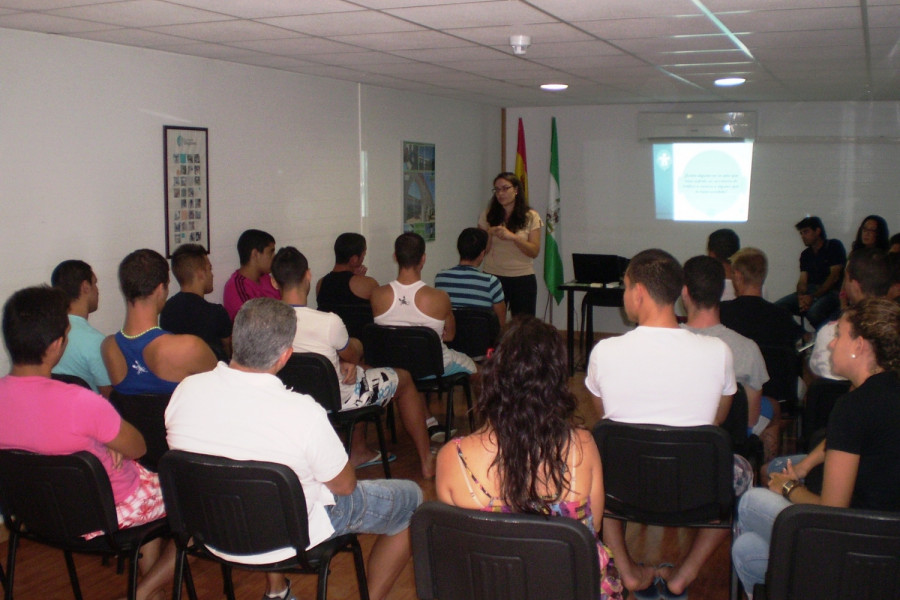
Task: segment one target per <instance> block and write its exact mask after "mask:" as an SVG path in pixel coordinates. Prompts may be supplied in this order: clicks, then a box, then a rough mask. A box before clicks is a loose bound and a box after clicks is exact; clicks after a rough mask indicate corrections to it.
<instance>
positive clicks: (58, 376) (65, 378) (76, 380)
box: [50, 373, 92, 390]
mask: <svg viewBox="0 0 900 600" xmlns="http://www.w3.org/2000/svg"><path fill="white" fill-rule="evenodd" d="M50 378H51V379H55V380H56V381H62V382H63V383H71V384H74V385H80V386H81V387H83V388H87V389H89V390H90V389H92V388H91V385H90V384H89V383H88V382H87V381H85V380H84V379H82V378H81V377H79V376H78V375H69V374H68V373H53V374H52V375H50Z"/></svg>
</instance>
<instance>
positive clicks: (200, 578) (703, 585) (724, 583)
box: [0, 372, 730, 600]
mask: <svg viewBox="0 0 900 600" xmlns="http://www.w3.org/2000/svg"><path fill="white" fill-rule="evenodd" d="M583 379H584V373H583V372H578V373H576V375H575V377H573V378H572V379H571V380H570V386H571V388H572V390H573V392H574V393H575V394H576V395H577V396H578V398H579V409H578V415H579V417H580V418H581V419H582V420H583V422H584V425H585V426H587V427H590V426H592V425H593V424H594V422H595V421H596V420H597V415H596V413H595V411H594V408H593V405H592V404H591V401H590V394H589V393H588V392H587V391H586V389H585V387H584V382H583ZM457 396H459V394H457ZM459 400H460V403H459V404H458V405H457V411H456V412H457V414H458V415H462V414H463V411H464V408H465V406H464V403H463V402H462V401H461V399H459ZM432 409H433V410H434V411H435V413H436V414H441V412H442V411H440V410H438V407H437V406H433V407H432ZM464 423H465V420H464V419H463V418H462V417H458V418H457V426H458V427H460V430H461V431H462V432H464V431H466V427H465V425H464ZM398 436H399V441H398V444H397V445H396V446H395V447H393V448H392V451H393V452H395V453H396V454H397V457H398V458H397V461H396V462H395V463H393V464H392V465H391V471H392V474H393V475H394V477H398V478H407V479H412V480H414V481H416V482H418V483H419V484H420V485H421V486H422V489H423V490H424V494H425V499H426V500H432V499H434V498H435V493H434V482H433V481H422V480H421V476H420V475H419V474H418V471H419V469H418V460H417V459H416V456H415V451H414V448H413V446H412V442H411V441H410V439H409V437H408V436H407V435H406V434H405V432H403V431H402V429H400V428H399V424H398ZM372 437H373V438H374V435H373V436H372ZM373 442H374V440H373ZM373 445H374V443H373ZM357 474H358V475H359V477H360V478H377V477H379V476H380V475H381V474H382V471H381V469H380V467H372V468H367V469H364V470H360V471H357ZM5 538H6V535H5V531H4V532H3V539H4V540H5ZM692 538H693V532H692V531H690V530H687V529H663V528H659V527H646V526H643V525H638V524H631V525H629V526H628V528H627V540H628V545H629V548H630V550H631V553H632V556H633V557H634V558H635V559H636V560H640V561H642V562H644V563H646V564H658V563H660V562H678V560H679V559H680V557H681V556H683V555H684V553H686V551H687V549H688V547H689V545H690V541H691V539H692ZM360 541H361V543H362V545H363V550H364V552H365V553H366V555H368V552H369V549H370V547H371V545H372V542H373V536H368V535H362V536H360ZM729 544H730V541H726V542H724V543H723V544H722V545H721V546H720V547H719V549H718V550H717V551H716V552H715V554H714V555H713V556H712V558H711V560H710V561H709V562H708V564H707V566H706V567H705V568H704V570H703V571H702V572H701V573H700V576H699V577H698V578H697V580H696V581H695V582H694V584H693V585H692V586H691V588H690V597H691V598H692V599H694V600H697V599H700V600H705V599H710V600H720V599H722V600H724V599H726V598H728V580H729V568H730V566H729V565H730V561H729ZM6 555H7V546H6V544H5V543H4V544H2V545H0V559H2V561H3V565H4V568H5V566H6ZM75 560H76V565H77V567H78V571H79V579H80V581H81V586H82V592H83V595H84V598H85V600H112V599H114V598H119V597H122V596H124V594H125V577H124V575H122V576H119V575H116V573H115V565H114V564H111V565H109V566H103V565H101V562H100V560H99V559H98V558H96V557H90V556H78V557H76V559H75ZM17 562H18V564H17V568H16V582H15V597H16V598H20V599H24V600H36V599H66V600H68V599H70V598H72V597H73V596H72V592H71V588H70V586H69V580H68V576H67V574H66V567H65V562H64V560H63V556H62V553H61V552H59V551H56V550H52V549H48V548H45V547H43V546H40V545H37V544H34V543H31V542H28V541H23V542H22V543H21V545H20V549H19V553H18V561H17ZM332 567H333V568H332V575H331V577H330V578H329V586H328V588H329V594H328V597H329V598H330V599H332V600H343V599H352V598H358V595H357V591H356V582H355V578H354V576H353V565H352V562H351V560H350V559H349V557H347V556H340V557H338V558H336V559H335V560H334V561H333V563H332ZM191 571H192V573H193V575H194V581H195V584H196V586H197V591H198V594H199V596H200V598H201V599H212V598H216V599H218V598H223V597H224V595H223V593H222V582H221V576H220V570H219V567H218V566H217V565H214V564H212V563H208V562H204V561H197V562H195V561H192V562H191ZM291 578H292V580H293V588H294V591H295V593H296V595H297V597H298V598H314V597H315V585H316V578H315V577H314V576H301V575H293V576H291ZM234 579H235V589H236V594H237V597H238V598H240V599H253V600H258V599H259V598H260V597H261V596H262V592H263V589H264V576H263V575H262V574H259V573H251V572H243V571H235V577H234ZM184 597H187V596H186V594H185V596H184ZM389 598H390V599H391V600H413V599H415V598H416V594H415V584H414V581H413V570H412V561H410V564H409V565H408V566H407V567H406V569H405V570H404V571H403V573H402V574H401V576H400V579H399V580H398V582H397V584H396V586H395V587H394V589H393V591H392V593H391V594H390V596H389Z"/></svg>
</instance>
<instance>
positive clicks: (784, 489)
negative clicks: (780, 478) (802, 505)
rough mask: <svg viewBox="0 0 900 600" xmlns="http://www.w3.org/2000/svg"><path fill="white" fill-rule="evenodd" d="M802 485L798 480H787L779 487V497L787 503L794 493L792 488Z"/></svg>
mask: <svg viewBox="0 0 900 600" xmlns="http://www.w3.org/2000/svg"><path fill="white" fill-rule="evenodd" d="M802 485H803V484H802V483H800V481H799V480H798V479H788V480H787V481H785V482H784V485H783V486H781V495H782V496H784V498H785V499H786V500H788V501H790V499H791V492H793V491H794V488H796V487H800V486H802Z"/></svg>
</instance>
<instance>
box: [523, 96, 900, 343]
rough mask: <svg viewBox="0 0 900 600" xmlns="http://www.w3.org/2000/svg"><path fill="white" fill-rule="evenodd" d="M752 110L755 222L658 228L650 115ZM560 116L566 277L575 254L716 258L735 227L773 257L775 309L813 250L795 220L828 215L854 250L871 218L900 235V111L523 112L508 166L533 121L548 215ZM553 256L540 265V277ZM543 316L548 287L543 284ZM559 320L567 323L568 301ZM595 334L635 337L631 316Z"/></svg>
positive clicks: (532, 169)
mask: <svg viewBox="0 0 900 600" xmlns="http://www.w3.org/2000/svg"><path fill="white" fill-rule="evenodd" d="M687 110H693V111H697V112H700V111H716V110H749V111H756V112H757V114H758V126H759V135H758V137H757V143H756V145H755V147H754V156H753V174H752V182H751V189H750V196H751V199H750V218H749V221H748V222H746V223H735V224H730V225H729V224H723V223H674V222H669V221H657V220H656V219H655V213H654V208H653V195H652V193H653V181H652V169H651V155H650V144H648V143H645V142H639V141H638V134H637V115H638V113H639V112H644V111H646V112H665V111H673V112H685V111H687ZM552 116H555V117H556V121H557V132H558V139H559V154H560V188H561V195H562V199H561V206H562V208H561V212H562V215H561V227H560V229H561V232H562V242H561V246H562V255H563V264H564V267H565V272H566V280H569V279H571V278H572V270H571V269H572V265H571V262H572V261H571V254H572V253H573V252H598V253H608V254H620V255H622V256H632V255H634V254H636V253H637V252H639V251H640V250H643V249H646V248H651V247H660V248H663V249H666V250H668V251H670V252H671V253H672V254H673V255H674V256H675V257H676V258H678V259H679V260H681V261H684V260H686V259H688V258H690V257H691V256H694V255H697V254H702V253H704V252H705V244H706V236H707V235H708V234H709V233H710V232H712V231H713V230H715V229H718V228H719V227H732V228H733V229H734V230H735V231H736V232H737V233H738V235H739V236H740V238H741V243H742V245H744V246H756V247H759V248H761V249H762V250H763V251H765V252H766V253H767V255H768V257H769V262H770V265H769V279H768V282H767V285H766V289H767V293H768V296H769V299H770V300H775V299H777V298H779V297H781V296H782V295H784V294H786V293H789V292H791V291H793V288H794V285H795V284H796V280H797V275H798V271H799V269H798V257H799V254H800V252H801V251H802V250H803V245H802V244H801V242H800V239H799V236H798V235H797V232H796V230H795V229H794V223H796V222H797V221H799V220H800V219H801V218H803V217H804V216H806V215H807V214H813V215H819V216H820V217H821V218H822V220H823V221H824V224H825V228H826V231H827V233H828V235H829V237H834V238H838V239H840V240H841V241H842V242H843V243H844V245H845V246H846V247H847V249H848V251H849V248H850V243H851V242H852V241H853V239H854V238H855V235H856V230H857V227H858V226H859V223H860V221H861V220H862V219H863V217H865V216H866V215H868V214H880V215H882V216H883V217H884V218H885V219H887V222H888V226H889V227H890V229H891V231H892V232H894V233H896V232H897V231H900V211H898V207H900V202H898V190H900V169H897V160H898V157H900V147H898V143H897V142H898V140H900V103H897V102H880V103H796V104H788V103H755V104H754V103H748V104H740V105H734V104H728V105H722V104H709V105H690V106H689V107H687V106H684V105H682V106H676V105H635V106H583V107H560V108H552V109H551V108H515V109H509V110H508V113H507V144H508V146H507V149H506V150H507V156H508V157H510V158H508V161H510V164H508V165H507V166H508V167H511V166H512V163H511V161H512V160H513V157H515V152H516V148H515V146H516V127H517V122H518V118H519V117H522V119H523V123H524V127H525V134H526V148H527V151H528V167H529V169H528V177H529V189H530V194H531V204H532V205H533V206H534V207H535V208H536V209H537V210H538V212H540V213H541V214H545V213H546V206H547V179H548V169H549V167H548V165H549V154H550V119H551V117H552ZM542 261H543V258H542V256H541V257H539V258H538V259H537V261H536V263H535V266H536V270H537V272H538V274H539V275H538V277H539V278H540V277H541V273H542V272H543V266H542V265H543V262H542ZM538 287H539V290H540V292H539V298H538V306H539V309H538V310H539V312H540V310H541V309H542V308H543V307H544V306H545V304H546V297H547V294H546V288H545V287H544V286H543V285H539V286H538ZM553 317H554V318H553V321H554V323H555V324H556V325H557V326H561V327H564V326H565V303H563V304H562V305H561V306H560V307H558V308H555V309H554V315H553ZM595 321H596V322H595V330H598V331H613V332H617V331H624V330H625V329H626V328H627V326H626V325H625V324H624V323H623V321H622V318H621V315H620V314H619V311H617V310H615V309H598V310H597V312H596V315H595Z"/></svg>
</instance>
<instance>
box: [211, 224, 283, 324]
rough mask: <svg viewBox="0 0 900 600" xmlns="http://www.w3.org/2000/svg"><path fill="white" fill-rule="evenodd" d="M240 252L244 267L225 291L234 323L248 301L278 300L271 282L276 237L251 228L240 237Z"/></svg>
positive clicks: (223, 296)
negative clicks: (258, 299)
mask: <svg viewBox="0 0 900 600" xmlns="http://www.w3.org/2000/svg"><path fill="white" fill-rule="evenodd" d="M237 251H238V259H239V260H240V261H241V267H240V268H239V269H238V270H237V271H235V272H234V273H232V274H231V277H229V278H228V281H227V282H225V288H224V289H223V290H222V300H223V303H224V305H225V310H227V311H228V316H229V317H230V318H231V320H232V321H233V320H234V316H235V315H236V314H237V312H238V310H240V308H241V305H243V304H244V302H246V301H247V300H250V299H251V298H276V299H277V298H278V297H279V296H278V290H276V289H275V288H274V287H272V281H271V280H270V279H269V270H270V269H271V267H272V257H273V256H275V238H273V237H272V235H271V234H269V233H266V232H265V231H260V230H259V229H248V230H247V231H245V232H244V233H242V234H241V237H239V238H238V243H237Z"/></svg>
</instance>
